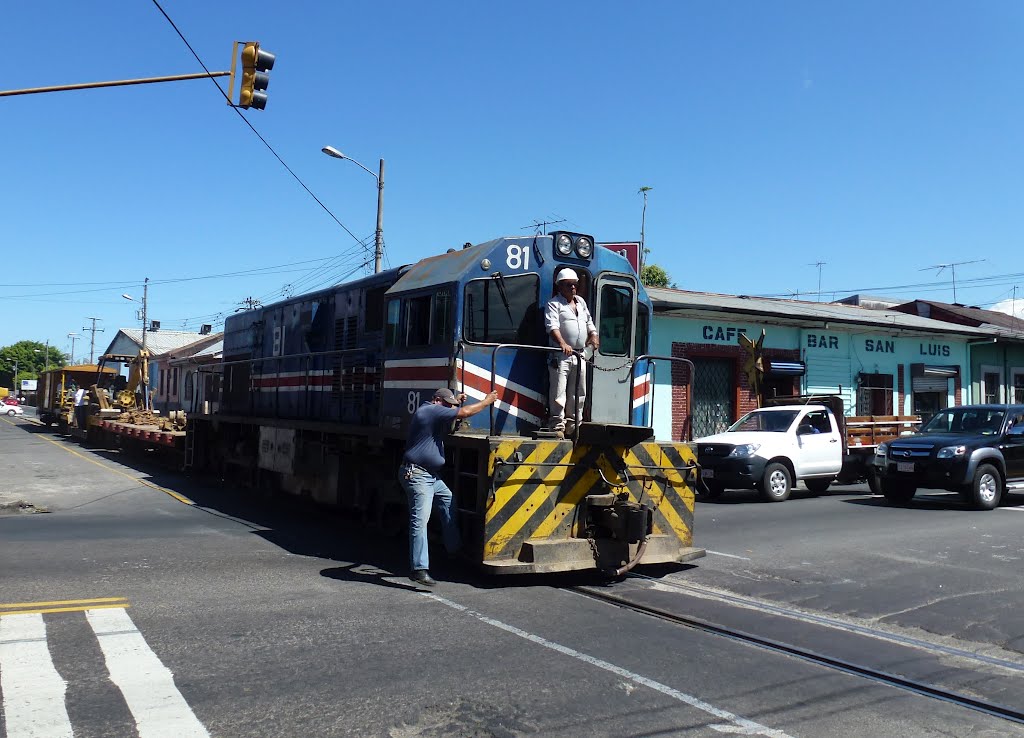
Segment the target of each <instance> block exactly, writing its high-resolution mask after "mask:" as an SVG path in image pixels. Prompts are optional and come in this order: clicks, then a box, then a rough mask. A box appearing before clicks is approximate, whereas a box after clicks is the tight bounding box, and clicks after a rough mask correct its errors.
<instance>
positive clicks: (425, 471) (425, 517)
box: [398, 387, 498, 587]
mask: <svg viewBox="0 0 1024 738" xmlns="http://www.w3.org/2000/svg"><path fill="white" fill-rule="evenodd" d="M465 399H466V395H464V394H460V395H459V396H458V397H456V396H455V394H454V393H453V392H452V391H451V390H450V389H448V388H447V387H441V388H440V389H438V390H437V391H436V392H434V396H433V398H431V400H430V402H424V403H423V404H422V405H420V406H419V409H417V410H416V412H415V413H413V416H412V420H410V422H409V436H408V438H407V440H406V443H405V454H404V455H403V456H402V465H401V466H400V467H399V469H398V481H399V482H400V483H401V485H402V489H404V490H405V494H406V496H407V497H408V499H409V567H410V572H409V578H410V579H411V580H413V581H414V582H416V583H417V584H423V585H426V586H428V587H432V586H433V585H435V584H437V582H436V581H434V578H433V577H431V576H430V554H429V550H428V545H427V523H428V522H429V521H430V511H431V509H432V508H434V507H436V508H437V509H438V512H439V513H440V514H441V534H442V537H443V539H444V546H445V548H446V549H447V550H448V552H449V553H450V554H453V553H455V552H456V551H458V550H459V547H460V546H461V543H462V542H461V540H460V538H459V526H458V522H457V521H456V520H455V511H454V510H453V508H452V491H451V490H450V489H449V488H448V485H447V484H445V483H444V480H443V479H441V477H440V476H439V475H440V473H441V468H442V467H443V466H444V437H445V436H446V435H447V434H448V433H449V431H451V427H452V421H454V420H457V419H462V418H468V417H470V416H472V415H476V414H477V413H479V412H480V411H481V410H484V409H485V408H487V407H488V406H490V405H492V404H493V403H494V401H495V400H497V399H498V393H497V392H489V393H488V394H487V395H485V396H484V399H483V400H481V401H480V402H477V403H474V404H472V405H466V406H464V407H458V405H460V404H461V403H462V402H464V401H465Z"/></svg>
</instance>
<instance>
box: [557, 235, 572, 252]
mask: <svg viewBox="0 0 1024 738" xmlns="http://www.w3.org/2000/svg"><path fill="white" fill-rule="evenodd" d="M555 251H557V252H558V253H560V254H561V255H562V256H568V255H569V254H571V253H572V237H571V236H568V235H566V234H565V233H561V234H559V236H558V238H556V239H555Z"/></svg>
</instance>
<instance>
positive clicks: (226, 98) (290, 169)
mask: <svg viewBox="0 0 1024 738" xmlns="http://www.w3.org/2000/svg"><path fill="white" fill-rule="evenodd" d="M153 4H154V5H155V6H156V8H157V10H159V11H160V14H161V15H163V17H164V18H166V19H167V22H168V23H170V24H171V28H173V29H174V32H175V33H176V34H178V37H179V38H180V39H181V40H182V42H183V43H184V44H185V46H187V47H188V50H189V51H191V52H192V56H194V57H195V58H196V61H197V62H199V66H201V67H202V68H203V71H205V72H206V73H207V74H209V73H210V70H209V69H208V68H207V66H206V64H205V63H204V62H203V60H202V59H201V58H200V57H199V54H197V53H196V50H195V49H193V48H192V44H190V43H189V42H188V39H187V38H185V34H183V33H182V32H181V30H180V29H179V28H178V26H177V24H176V23H175V22H174V21H173V20H171V16H169V15H167V11H165V10H164V9H163V7H162V6H161V5H160V3H159V2H158V0H153ZM210 81H211V82H213V85H214V87H216V88H217V90H218V91H219V92H220V94H221V95H222V96H223V97H224V99H225V100H227V101H228V103H229V104H231V98H230V97H228V94H227V93H226V92H225V91H224V88H223V87H221V86H220V82H218V81H217V80H216V79H214V78H213V77H211V78H210ZM231 109H232V110H234V111H235V113H236V114H237V115H238V117H239V118H241V120H242V122H243V123H245V125H246V126H248V127H249V130H251V131H252V132H253V133H254V134H255V135H256V137H257V138H258V139H259V140H260V141H262V142H263V145H264V146H266V147H267V150H268V151H270V153H271V154H273V155H274V158H275V159H277V160H278V161H279V162H280V163H281V166H283V167H284V168H285V170H286V171H287V172H288V174H290V175H292V177H293V178H294V179H295V181H296V182H298V183H299V185H300V186H301V187H302V189H304V190H305V191H306V192H307V193H308V194H309V196H310V197H312V198H313V199H314V200H315V201H316V204H317V205H319V206H320V207H321V208H323V210H324V212H325V213H327V214H328V215H329V216H331V219H332V220H334V222H335V223H337V224H338V225H339V226H341V227H342V229H344V231H345V233H347V234H348V235H350V236H351V237H352V238H353V239H354V240H355V241H356V242H357V243H359V239H358V238H357V237H356V234H354V233H353V232H352V231H350V230H349V229H348V227H347V226H346V225H345V224H344V223H342V222H341V221H340V220H339V219H338V216H336V215H335V214H334V213H333V212H332V211H331V209H330V208H329V207H327V206H326V205H324V203H323V201H321V200H320V198H319V197H317V196H316V195H315V194H314V192H313V190H311V189H309V187H308V186H307V185H306V183H305V182H303V181H302V178H301V177H299V175H298V174H296V173H295V171H294V170H293V169H292V168H291V167H290V166H288V163H287V162H285V160H284V159H282V158H281V155H280V154H278V153H277V151H276V150H275V149H274V147H273V146H271V145H270V142H269V141H267V139H265V138H263V135H262V134H261V133H260V132H259V131H257V130H256V127H255V126H254V125H253V124H252V123H250V122H249V119H248V118H246V117H245V116H244V115H243V114H242V111H240V110H239V109H238V108H237V107H235V106H234V105H233V104H231Z"/></svg>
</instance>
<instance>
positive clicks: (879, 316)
mask: <svg viewBox="0 0 1024 738" xmlns="http://www.w3.org/2000/svg"><path fill="white" fill-rule="evenodd" d="M647 294H648V295H649V296H650V298H651V300H652V302H653V303H654V312H655V314H656V315H657V314H662V315H672V314H676V315H681V316H686V315H690V314H694V315H696V314H704V315H718V316H723V317H725V316H730V315H733V316H735V315H744V316H754V317H756V316H760V317H764V318H770V319H772V320H775V321H778V322H779V323H781V324H788V325H800V324H805V325H806V324H814V325H815V327H822V326H823V324H824V323H834V324H837V325H838V324H846V325H859V326H870V327H874V328H888V329H895V330H904V331H923V332H929V333H945V334H959V335H962V336H968V337H972V338H979V337H983V336H984V337H990V336H992V335H993V333H994V332H993V331H992V330H986V329H984V328H972V327H970V326H965V325H956V324H954V323H945V322H943V321H940V320H932V319H930V318H921V317H918V316H916V315H908V314H907V313H901V312H898V311H896V310H878V309H872V308H864V307H858V306H856V305H839V304H836V303H824V302H803V301H801V300H781V299H777V298H771V297H747V296H746V295H718V294H714V293H711V292H689V291H686V290H672V289H665V288H661V287H648V288H647ZM996 332H997V333H999V334H1000V335H1003V334H1004V332H1003V331H996ZM1020 337H1021V338H1024V335H1020Z"/></svg>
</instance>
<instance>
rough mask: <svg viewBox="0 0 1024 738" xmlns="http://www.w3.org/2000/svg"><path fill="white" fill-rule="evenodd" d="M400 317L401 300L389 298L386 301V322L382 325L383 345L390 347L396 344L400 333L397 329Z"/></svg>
mask: <svg viewBox="0 0 1024 738" xmlns="http://www.w3.org/2000/svg"><path fill="white" fill-rule="evenodd" d="M401 318H402V302H401V300H391V301H389V302H388V314H387V322H386V324H385V327H384V345H385V346H388V347H391V346H397V345H398V336H399V335H400V334H399V332H398V330H399V326H400V323H401Z"/></svg>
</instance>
